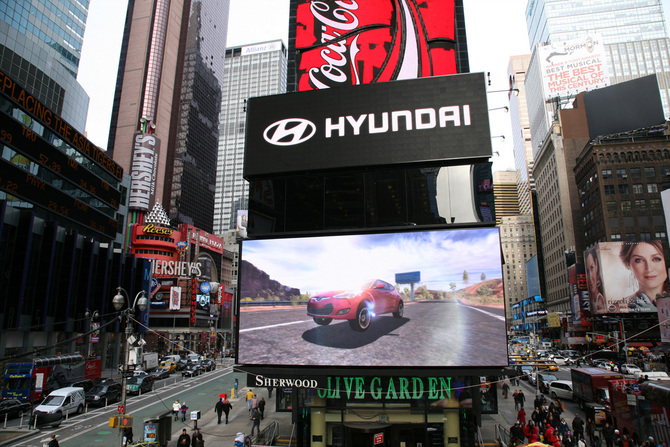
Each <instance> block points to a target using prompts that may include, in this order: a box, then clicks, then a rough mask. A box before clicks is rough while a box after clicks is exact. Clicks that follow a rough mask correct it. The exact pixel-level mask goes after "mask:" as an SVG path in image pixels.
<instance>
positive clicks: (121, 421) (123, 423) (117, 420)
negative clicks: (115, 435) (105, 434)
mask: <svg viewBox="0 0 670 447" xmlns="http://www.w3.org/2000/svg"><path fill="white" fill-rule="evenodd" d="M109 426H110V427H111V428H127V427H132V426H133V417H132V416H128V415H127V414H120V415H117V416H112V417H110V418H109Z"/></svg>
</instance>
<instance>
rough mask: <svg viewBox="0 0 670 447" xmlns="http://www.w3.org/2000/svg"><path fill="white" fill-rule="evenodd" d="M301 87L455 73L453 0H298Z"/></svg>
mask: <svg viewBox="0 0 670 447" xmlns="http://www.w3.org/2000/svg"><path fill="white" fill-rule="evenodd" d="M294 1H295V2H297V4H298V5H297V10H296V11H297V12H296V23H295V26H296V29H295V31H296V59H297V62H296V64H297V71H298V73H297V78H298V90H299V91H306V90H320V89H327V88H331V87H338V86H347V85H349V86H350V85H358V84H369V83H376V82H386V81H393V80H397V79H414V78H419V77H427V76H439V75H447V74H455V73H456V53H455V6H454V0H423V1H422V2H420V3H418V2H413V1H408V0H391V1H389V0H365V1H363V0H348V1H336V0H321V1H314V0H294Z"/></svg>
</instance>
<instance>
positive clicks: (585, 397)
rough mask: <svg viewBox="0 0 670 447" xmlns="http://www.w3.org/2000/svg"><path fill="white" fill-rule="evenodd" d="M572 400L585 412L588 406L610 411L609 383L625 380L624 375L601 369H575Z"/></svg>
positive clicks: (573, 372)
mask: <svg viewBox="0 0 670 447" xmlns="http://www.w3.org/2000/svg"><path fill="white" fill-rule="evenodd" d="M571 376H572V398H573V400H574V401H575V402H577V403H578V404H579V407H580V408H581V409H582V410H584V409H585V408H586V405H587V404H599V405H603V406H605V408H606V409H607V410H608V411H609V406H610V398H609V382H610V381H611V380H620V379H623V378H624V376H623V374H620V373H617V372H612V371H607V370H604V369H600V368H573V369H572V370H571Z"/></svg>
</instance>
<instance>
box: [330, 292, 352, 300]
mask: <svg viewBox="0 0 670 447" xmlns="http://www.w3.org/2000/svg"><path fill="white" fill-rule="evenodd" d="M356 295H358V294H357V293H356V292H343V293H339V294H337V295H333V298H337V299H347V300H350V299H351V298H353V297H355V296H356Z"/></svg>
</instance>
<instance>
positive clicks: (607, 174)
mask: <svg viewBox="0 0 670 447" xmlns="http://www.w3.org/2000/svg"><path fill="white" fill-rule="evenodd" d="M603 178H612V170H611V169H603Z"/></svg>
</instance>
